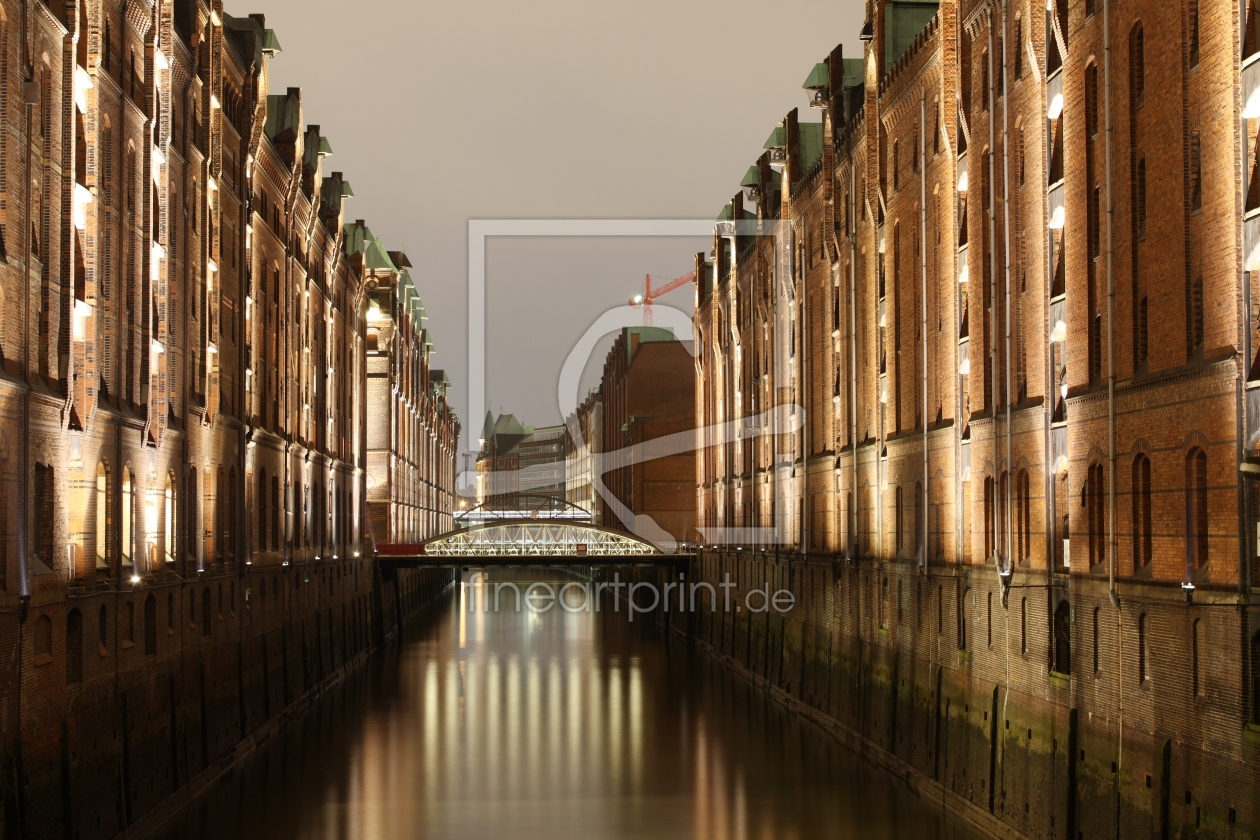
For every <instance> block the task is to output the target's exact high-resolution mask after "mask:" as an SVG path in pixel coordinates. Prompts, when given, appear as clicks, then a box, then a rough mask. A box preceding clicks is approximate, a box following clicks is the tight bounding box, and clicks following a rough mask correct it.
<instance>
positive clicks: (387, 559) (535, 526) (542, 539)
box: [376, 519, 692, 567]
mask: <svg viewBox="0 0 1260 840" xmlns="http://www.w3.org/2000/svg"><path fill="white" fill-rule="evenodd" d="M376 556H377V560H378V561H379V562H380V563H381V564H382V565H385V566H396V567H416V566H451V565H469V564H471V565H500V566H516V565H526V564H529V565H533V564H536V563H539V562H542V563H547V564H553V565H562V564H565V565H567V564H573V565H596V564H602V565H620V564H625V563H651V564H659V565H677V564H682V563H686V562H688V561H689V560H690V559H691V556H692V555H691V554H690V553H683V552H675V553H666V552H663V551H661V550H660V549H659V548H657V547H656V546H655V545H653V544H652V543H650V542H648V541H646V540H644V539H641V538H639V537H637V536H635V535H634V534H630V533H628V532H625V531H619V530H615V529H612V528H603V527H600V526H598V525H591V524H589V523H581V522H569V521H563V520H537V519H516V520H495V521H491V522H485V523H482V524H478V525H471V526H469V527H467V528H458V529H456V530H454V531H449V532H447V533H445V534H439V535H438V536H436V537H432V538H431V539H428V540H425V541H424V542H422V543H414V544H405V545H404V544H389V545H378V546H377V547H376Z"/></svg>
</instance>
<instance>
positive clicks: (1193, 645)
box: [1190, 618, 1203, 697]
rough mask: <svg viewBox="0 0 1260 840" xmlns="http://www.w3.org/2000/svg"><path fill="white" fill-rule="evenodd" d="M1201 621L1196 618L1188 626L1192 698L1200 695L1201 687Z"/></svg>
mask: <svg viewBox="0 0 1260 840" xmlns="http://www.w3.org/2000/svg"><path fill="white" fill-rule="evenodd" d="M1200 620H1201V619H1198V618H1196V619H1195V620H1194V623H1193V624H1191V625H1190V689H1191V691H1192V692H1194V696H1195V697H1198V696H1199V695H1200V694H1201V693H1202V688H1203V687H1202V685H1201V684H1200V682H1199V622H1200Z"/></svg>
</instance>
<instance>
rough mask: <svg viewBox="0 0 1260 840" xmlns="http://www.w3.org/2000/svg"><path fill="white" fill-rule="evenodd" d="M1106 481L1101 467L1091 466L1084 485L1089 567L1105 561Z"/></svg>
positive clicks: (1100, 465)
mask: <svg viewBox="0 0 1260 840" xmlns="http://www.w3.org/2000/svg"><path fill="white" fill-rule="evenodd" d="M1106 494H1107V488H1106V481H1105V478H1104V476H1103V465H1102V464H1099V463H1095V464H1091V465H1090V467H1089V478H1088V479H1087V481H1086V485H1085V510H1086V513H1087V515H1088V516H1089V523H1088V524H1089V567H1090V568H1091V569H1092V568H1093V567H1094V566H1095V565H1097V564H1099V563H1101V562H1103V561H1104V560H1106V559H1107V547H1106V544H1107V520H1106V501H1107V498H1106Z"/></svg>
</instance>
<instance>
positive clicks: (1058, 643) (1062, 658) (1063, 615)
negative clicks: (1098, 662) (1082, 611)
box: [1054, 601, 1072, 674]
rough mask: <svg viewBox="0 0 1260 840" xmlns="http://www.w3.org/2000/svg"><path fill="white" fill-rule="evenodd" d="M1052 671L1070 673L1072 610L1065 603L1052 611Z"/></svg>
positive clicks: (1062, 602)
mask: <svg viewBox="0 0 1260 840" xmlns="http://www.w3.org/2000/svg"><path fill="white" fill-rule="evenodd" d="M1054 670H1055V671H1057V672H1059V673H1060V674H1071V673H1072V608H1071V606H1069V605H1068V602H1067V601H1060V602H1059V606H1058V607H1056V608H1055V610H1054Z"/></svg>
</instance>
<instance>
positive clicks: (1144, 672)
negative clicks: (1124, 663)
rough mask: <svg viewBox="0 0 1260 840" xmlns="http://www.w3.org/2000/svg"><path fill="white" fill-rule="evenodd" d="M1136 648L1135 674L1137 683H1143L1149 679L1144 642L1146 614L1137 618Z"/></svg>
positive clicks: (1145, 644)
mask: <svg viewBox="0 0 1260 840" xmlns="http://www.w3.org/2000/svg"><path fill="white" fill-rule="evenodd" d="M1137 634H1138V647H1137V656H1138V662H1137V672H1138V682H1139V683H1145V682H1146V681H1147V680H1148V679H1150V677H1151V674H1150V670H1149V668H1148V667H1147V648H1148V646H1147V642H1146V613H1142V614H1141V615H1139V616H1138V631H1137Z"/></svg>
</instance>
